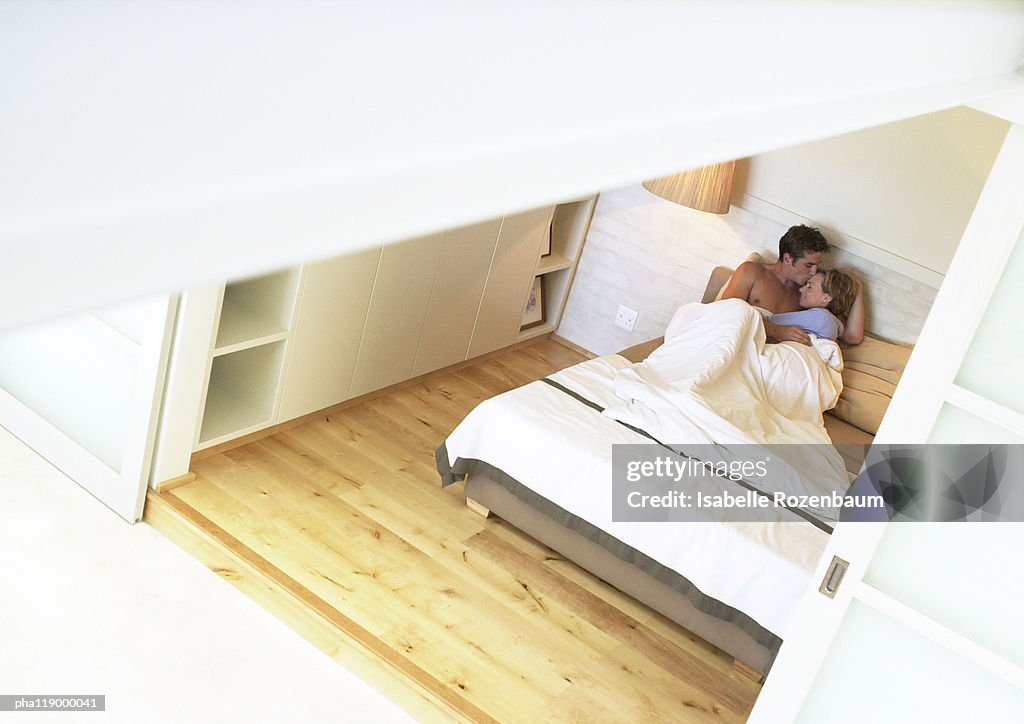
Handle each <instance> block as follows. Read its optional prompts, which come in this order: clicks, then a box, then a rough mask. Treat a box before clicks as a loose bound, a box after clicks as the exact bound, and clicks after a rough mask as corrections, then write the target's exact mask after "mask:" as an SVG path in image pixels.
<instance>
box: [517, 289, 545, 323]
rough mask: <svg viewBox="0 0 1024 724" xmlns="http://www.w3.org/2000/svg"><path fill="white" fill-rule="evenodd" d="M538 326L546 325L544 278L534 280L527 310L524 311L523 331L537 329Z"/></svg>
mask: <svg viewBox="0 0 1024 724" xmlns="http://www.w3.org/2000/svg"><path fill="white" fill-rule="evenodd" d="M538 324H544V277H542V276H536V277H534V278H533V287H532V288H531V289H530V298H529V299H527V300H526V309H524V310H523V323H522V325H521V329H529V328H530V327H536V326H537V325H538Z"/></svg>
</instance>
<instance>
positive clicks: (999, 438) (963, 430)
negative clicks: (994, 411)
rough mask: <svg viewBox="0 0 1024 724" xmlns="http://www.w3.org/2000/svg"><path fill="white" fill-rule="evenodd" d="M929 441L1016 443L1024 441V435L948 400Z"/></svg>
mask: <svg viewBox="0 0 1024 724" xmlns="http://www.w3.org/2000/svg"><path fill="white" fill-rule="evenodd" d="M928 442H933V443H962V444H989V443H1003V444H1015V443H1024V437H1022V436H1020V435H1015V434H1014V433H1012V432H1010V431H1009V430H1007V429H1006V428H1005V427H1001V426H1000V425H996V424H995V423H994V422H989V421H988V420H985V419H983V418H980V417H978V416H977V415H973V414H971V413H970V412H967V411H966V410H964V409H962V408H960V407H957V406H956V405H951V404H949V403H948V402H947V403H946V404H944V405H943V406H942V409H941V410H939V416H938V418H937V419H936V420H935V426H934V427H932V431H931V432H930V433H929V434H928Z"/></svg>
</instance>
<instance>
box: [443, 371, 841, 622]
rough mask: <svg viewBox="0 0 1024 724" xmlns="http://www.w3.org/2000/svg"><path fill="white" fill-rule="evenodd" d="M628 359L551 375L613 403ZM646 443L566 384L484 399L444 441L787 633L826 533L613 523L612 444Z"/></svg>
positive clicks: (780, 527)
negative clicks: (574, 394)
mask: <svg viewBox="0 0 1024 724" xmlns="http://www.w3.org/2000/svg"><path fill="white" fill-rule="evenodd" d="M630 366H631V363H630V362H629V361H627V360H626V359H624V358H622V357H620V356H618V355H609V356H606V357H600V358H597V359H594V360H590V361H587V362H584V363H581V364H579V365H576V366H574V367H571V368H569V369H567V370H564V371H562V372H559V373H557V374H556V375H553V376H552V379H553V380H555V381H557V382H558V383H560V384H562V385H564V386H565V387H566V388H568V389H571V390H573V391H575V392H577V393H578V394H580V395H581V396H583V397H584V398H586V399H588V400H590V401H592V402H594V403H597V404H598V405H600V406H601V407H608V406H610V405H613V404H615V403H617V402H618V401H619V398H618V397H617V396H616V394H615V377H616V374H617V373H619V372H620V371H622V370H625V369H627V368H629V367H630ZM538 421H544V424H538ZM649 442H650V440H649V439H648V438H646V437H644V436H643V435H640V434H638V433H637V432H634V431H633V430H630V429H629V428H627V427H625V426H624V425H622V424H621V423H620V422H618V421H616V420H614V419H612V418H611V417H609V416H607V415H604V414H601V413H600V412H598V411H597V410H594V409H592V408H590V407H588V406H587V405H584V404H583V403H581V402H580V401H579V400H577V399H574V398H573V397H572V396H570V395H567V394H566V393H565V392H564V391H562V390H559V389H557V388H555V387H553V386H551V385H548V384H546V383H544V382H534V383H531V384H529V385H526V386H524V387H521V388H519V389H516V390H512V391H511V392H508V393H506V394H503V395H499V396H497V397H495V398H492V399H490V400H487V401H485V402H483V403H482V404H481V405H479V406H478V407H477V408H476V409H474V410H473V411H472V412H471V413H470V414H469V415H468V416H467V417H466V419H465V420H464V421H463V422H462V423H460V425H459V426H458V427H457V428H456V429H455V430H454V431H453V432H452V434H451V436H449V438H448V440H447V442H446V446H447V453H448V458H449V463H450V464H452V465H454V464H455V462H456V460H457V459H458V458H460V457H461V458H465V459H478V460H483V461H486V462H487V463H489V464H491V465H493V466H495V467H497V468H500V469H501V470H503V471H504V472H505V473H507V474H508V475H509V476H511V477H512V478H514V479H515V480H517V481H518V482H520V483H521V484H523V485H525V486H527V487H528V488H530V489H531V490H533V491H534V492H536V493H538V494H539V495H541V496H543V497H544V498H546V499H548V500H550V501H551V502H552V503H554V504H556V505H558V506H560V507H562V508H563V509H565V510H567V511H569V512H571V513H573V514H574V515H576V516H578V517H579V518H582V519H583V520H586V521H587V522H588V523H590V524H592V525H594V526H596V527H598V528H600V529H602V530H604V531H606V532H608V533H609V534H611V535H613V536H615V537H616V538H618V539H619V540H620V541H622V542H623V543H626V544H627V545H629V546H631V547H633V548H635V549H637V550H638V551H641V552H642V553H644V554H645V555H647V556H649V557H651V558H652V559H654V560H656V561H658V562H659V563H661V564H662V565H665V566H667V567H669V568H672V569H673V570H675V571H677V572H679V573H680V574H681V575H682V576H684V577H685V578H686V579H687V580H689V581H690V582H691V583H692V584H694V585H695V586H696V587H697V588H698V589H699V590H700V591H702V592H703V593H704V594H706V595H708V596H711V597H713V598H715V599H717V600H719V601H721V602H723V603H726V604H728V605H730V606H733V607H734V608H737V609H739V610H741V611H743V612H744V613H746V614H747V615H748V616H750V617H751V618H752V619H754V620H755V621H757V622H758V623H759V624H760V625H761V626H763V627H764V628H766V629H767V630H769V631H771V632H772V633H774V634H776V635H778V636H780V637H784V636H785V632H786V630H787V628H788V624H789V621H790V618H791V616H792V614H793V611H794V610H795V609H796V607H797V604H798V603H799V600H800V598H801V596H802V595H803V593H804V591H805V589H806V588H807V586H808V585H809V583H810V577H811V575H812V573H813V570H814V567H815V565H816V563H817V560H818V559H819V558H820V556H821V554H822V552H823V550H824V548H825V545H826V543H827V540H828V535H827V533H825V532H824V531H822V530H820V529H818V528H816V527H814V526H813V525H811V524H808V523H795V522H793V523H789V522H786V523H681V522H664V523H652V522H645V523H623V522H613V521H612V520H611V510H612V486H611V469H612V445H613V444H615V443H633V444H636V443H649Z"/></svg>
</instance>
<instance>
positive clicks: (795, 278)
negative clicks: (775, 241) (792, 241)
mask: <svg viewBox="0 0 1024 724" xmlns="http://www.w3.org/2000/svg"><path fill="white" fill-rule="evenodd" d="M823 256H825V254H824V252H820V251H811V252H808V253H806V254H804V255H803V256H802V257H800V258H799V259H793V257H791V256H790V255H789V254H786V255H785V258H784V261H785V260H788V264H787V265H786V269H787V271H788V273H789V280H790V281H791V282H793V283H794V284H796V285H797V286H798V287H802V286H803V285H804V284H806V283H807V282H808V280H809V279H810V278H811V277H813V276H814V275H815V274H816V273H817V272H818V264H820V263H821V258H822V257H823Z"/></svg>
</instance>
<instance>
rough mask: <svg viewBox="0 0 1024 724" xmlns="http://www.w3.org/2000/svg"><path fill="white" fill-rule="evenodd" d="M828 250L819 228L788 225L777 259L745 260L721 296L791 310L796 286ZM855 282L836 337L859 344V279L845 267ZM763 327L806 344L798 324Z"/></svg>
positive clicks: (861, 302)
mask: <svg viewBox="0 0 1024 724" xmlns="http://www.w3.org/2000/svg"><path fill="white" fill-rule="evenodd" d="M828 250H829V245H828V242H827V241H826V240H825V237H824V236H823V235H822V233H821V232H820V231H818V230H817V229H815V228H813V227H810V226H802V225H801V226H792V227H790V228H789V230H788V231H786V233H785V234H783V235H782V238H780V239H779V258H778V261H776V262H774V263H772V264H768V263H762V262H755V261H745V262H743V263H742V264H740V265H739V268H737V269H736V271H735V273H734V274H733V275H732V277H731V278H730V279H729V281H728V283H727V284H726V285H725V289H724V290H723V291H722V296H721V298H722V299H733V298H735V299H743V300H745V301H747V302H749V303H750V304H752V305H753V306H755V307H761V308H762V309H767V310H768V311H769V312H772V313H773V314H779V313H781V312H795V311H797V310H799V309H800V308H801V307H800V287H802V286H803V285H804V284H806V283H807V282H808V280H810V278H811V277H812V276H814V274H815V273H816V272H817V271H818V264H819V263H820V262H821V259H822V257H823V256H825V254H826V253H827V252H828ZM844 271H845V272H846V273H847V274H850V276H851V277H853V280H854V282H855V283H856V286H857V296H856V298H855V299H854V301H853V304H852V305H851V306H850V311H849V313H848V314H847V318H846V320H845V326H844V329H843V334H842V335H840V339H841V340H843V341H844V342H846V343H847V344H859V343H860V341H861V340H862V339H863V337H864V300H863V294H862V289H861V282H860V279H858V278H857V277H856V276H855V275H853V274H852V273H850V271H849V270H844ZM764 331H765V334H766V335H768V337H770V338H771V339H774V340H777V341H779V342H800V343H801V344H807V345H809V344H810V343H811V338H810V337H809V336H808V334H807V332H805V331H804V330H803V329H801V328H800V327H792V326H789V325H782V324H775V323H774V322H771V321H769V320H767V319H766V320H765V321H764Z"/></svg>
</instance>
